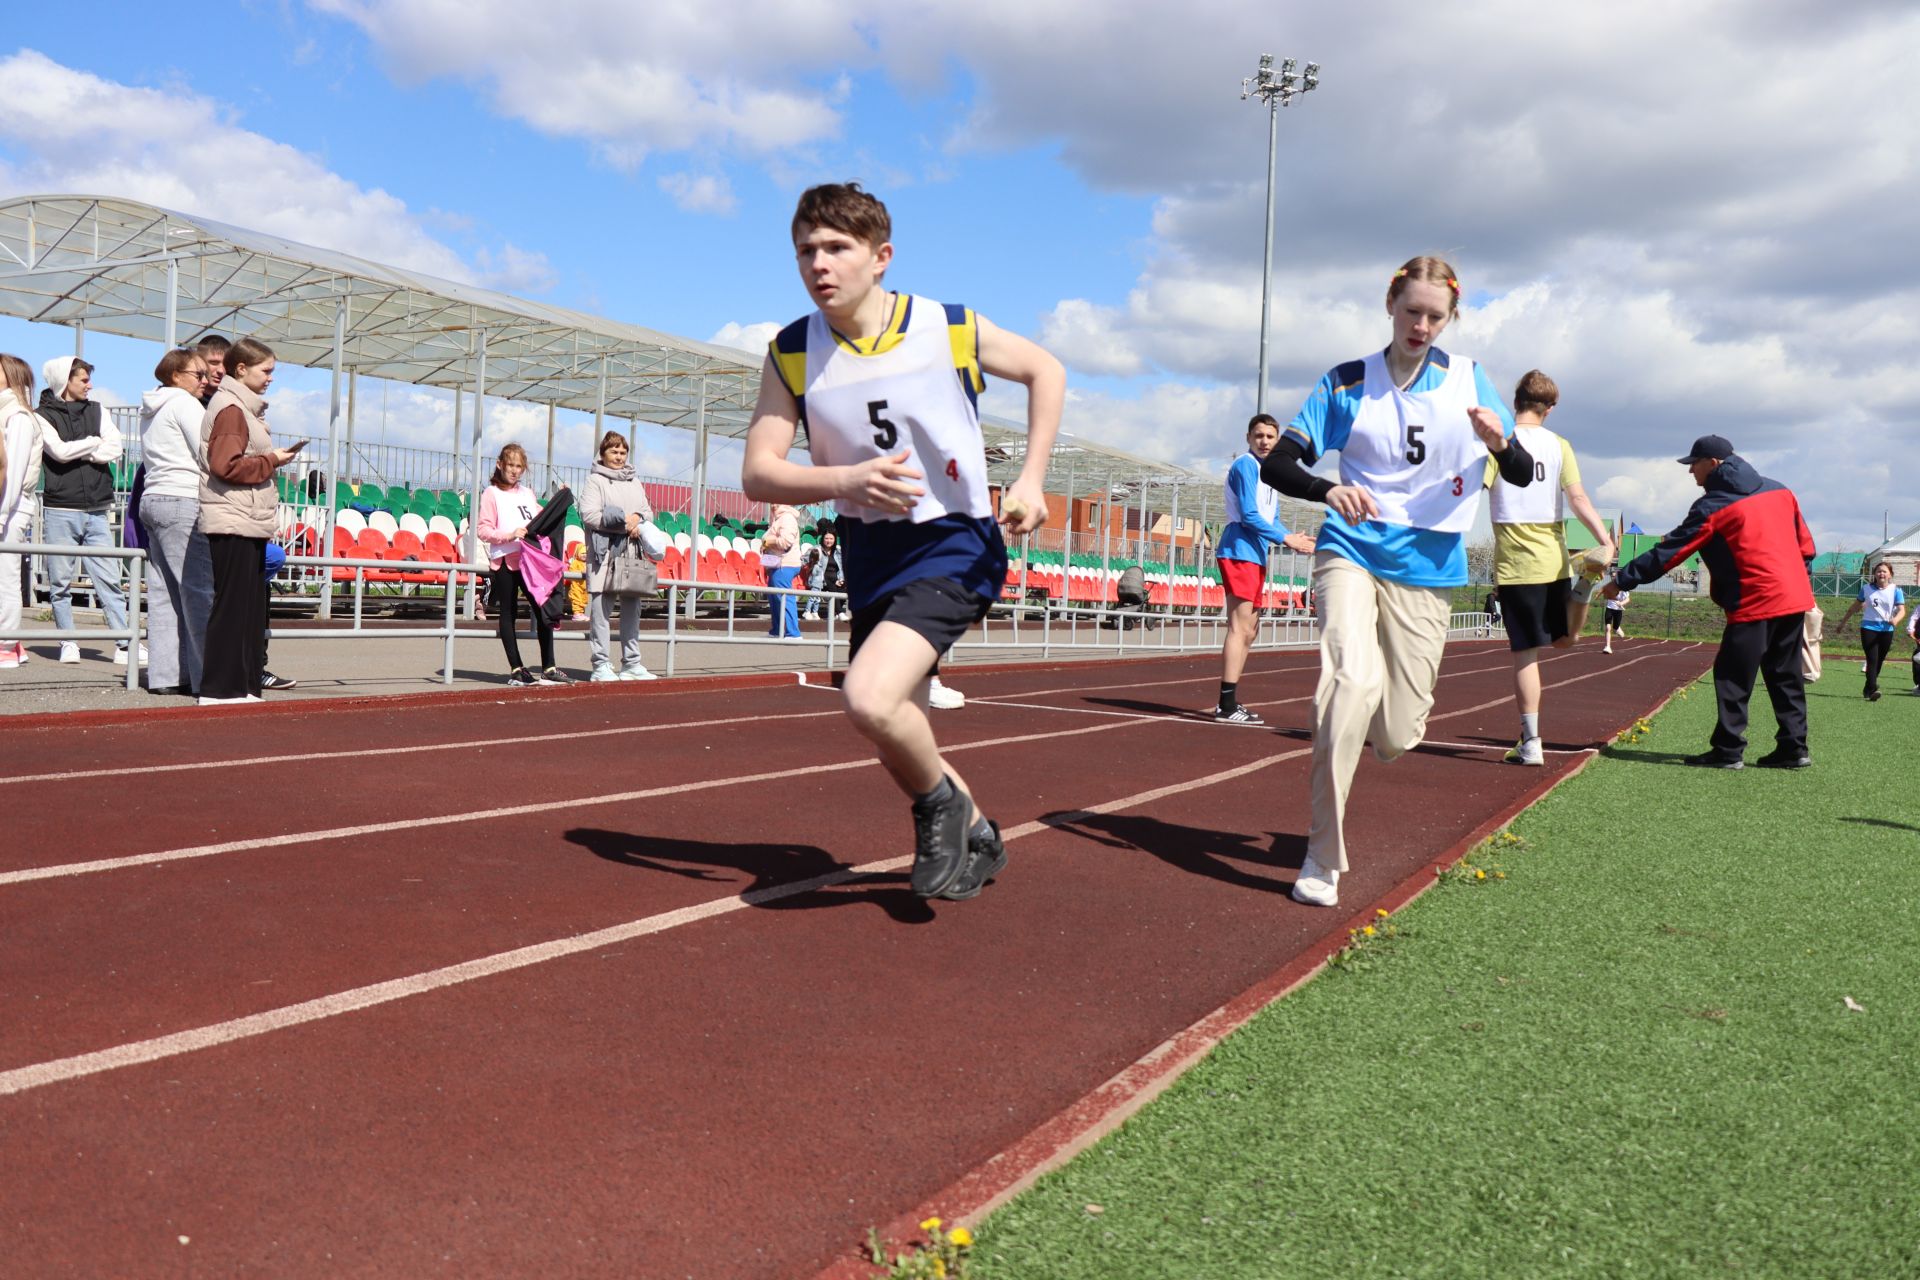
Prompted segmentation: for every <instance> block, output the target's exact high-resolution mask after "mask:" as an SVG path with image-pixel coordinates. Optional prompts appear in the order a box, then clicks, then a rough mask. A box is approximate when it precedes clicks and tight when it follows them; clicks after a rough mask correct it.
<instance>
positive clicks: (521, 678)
mask: <svg viewBox="0 0 1920 1280" xmlns="http://www.w3.org/2000/svg"><path fill="white" fill-rule="evenodd" d="M507 683H508V684H510V685H512V686H514V687H515V688H516V689H531V688H532V687H533V686H534V685H537V684H539V683H540V677H539V676H536V675H535V674H533V672H531V671H529V670H527V669H526V668H525V667H515V668H514V669H513V674H512V675H510V676H508V677H507Z"/></svg>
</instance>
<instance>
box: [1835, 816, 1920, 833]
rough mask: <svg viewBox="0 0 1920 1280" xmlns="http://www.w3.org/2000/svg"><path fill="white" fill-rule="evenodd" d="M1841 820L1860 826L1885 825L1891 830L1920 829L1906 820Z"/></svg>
mask: <svg viewBox="0 0 1920 1280" xmlns="http://www.w3.org/2000/svg"><path fill="white" fill-rule="evenodd" d="M1840 821H1842V822H1851V823H1853V824H1854V825H1855V826H1861V827H1886V828H1887V829H1888V830H1891V831H1920V827H1916V826H1913V825H1912V824H1911V823H1906V822H1888V821H1887V820H1886V819H1885V818H1842V819H1840Z"/></svg>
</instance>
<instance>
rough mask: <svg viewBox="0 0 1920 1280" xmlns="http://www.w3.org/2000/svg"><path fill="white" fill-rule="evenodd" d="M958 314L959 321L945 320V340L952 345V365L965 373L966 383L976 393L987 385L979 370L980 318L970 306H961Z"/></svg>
mask: <svg viewBox="0 0 1920 1280" xmlns="http://www.w3.org/2000/svg"><path fill="white" fill-rule="evenodd" d="M949 314H951V313H949ZM960 314H961V317H962V319H961V320H960V323H958V324H955V323H953V321H952V320H949V321H948V322H947V341H948V342H950V343H951V344H952V345H953V367H954V368H955V369H957V370H959V371H960V372H961V373H964V374H966V375H967V385H968V386H970V387H972V388H973V391H974V394H975V395H978V394H979V393H980V392H981V391H982V390H984V389H985V388H986V385H987V379H986V375H985V374H983V373H981V371H980V318H979V317H978V316H976V315H974V314H973V308H972V307H963V308H961V312H960Z"/></svg>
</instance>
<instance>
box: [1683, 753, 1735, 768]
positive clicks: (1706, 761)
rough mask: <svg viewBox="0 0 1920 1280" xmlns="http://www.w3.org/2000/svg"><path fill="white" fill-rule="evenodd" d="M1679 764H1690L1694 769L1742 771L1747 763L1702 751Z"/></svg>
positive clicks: (1687, 757) (1685, 758)
mask: <svg viewBox="0 0 1920 1280" xmlns="http://www.w3.org/2000/svg"><path fill="white" fill-rule="evenodd" d="M1680 763H1681V764H1690V765H1692V766H1693V767H1694V768H1696V769H1744V768H1746V767H1747V762H1746V761H1745V760H1742V759H1741V758H1740V757H1739V756H1734V757H1732V758H1728V757H1726V756H1723V755H1721V754H1720V753H1719V752H1718V751H1702V752H1701V753H1700V754H1699V755H1697V756H1686V757H1684V758H1683V759H1682V760H1681V761H1680Z"/></svg>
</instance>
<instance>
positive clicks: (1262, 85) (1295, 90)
mask: <svg viewBox="0 0 1920 1280" xmlns="http://www.w3.org/2000/svg"><path fill="white" fill-rule="evenodd" d="M1298 65H1299V64H1298V63H1297V62H1295V60H1294V59H1292V58H1286V59H1283V60H1282V61H1281V63H1280V70H1279V72H1278V73H1277V74H1276V73H1275V71H1274V69H1273V55H1272V54H1270V53H1263V54H1261V55H1260V67H1259V70H1258V71H1257V72H1255V73H1254V74H1253V75H1251V76H1245V77H1242V78H1241V81H1240V100H1241V101H1242V102H1245V101H1246V100H1247V99H1248V98H1256V97H1257V98H1259V99H1260V100H1261V101H1262V102H1265V103H1266V104H1267V232H1266V239H1267V249H1266V256H1265V259H1264V261H1263V264H1262V267H1261V284H1260V385H1259V387H1258V389H1257V390H1256V391H1255V393H1254V404H1255V408H1256V410H1257V411H1258V412H1260V413H1265V412H1266V411H1267V333H1268V330H1269V328H1270V326H1271V322H1272V316H1273V201H1274V179H1275V168H1276V166H1277V165H1278V163H1279V151H1280V108H1281V107H1290V106H1292V105H1293V100H1294V99H1295V98H1297V97H1299V96H1300V95H1301V94H1303V93H1311V92H1312V91H1313V90H1315V89H1317V88H1319V87H1320V64H1319V63H1317V62H1309V63H1308V64H1307V69H1306V71H1305V73H1304V74H1303V73H1300V72H1297V71H1296V70H1295V67H1297V66H1298Z"/></svg>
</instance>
